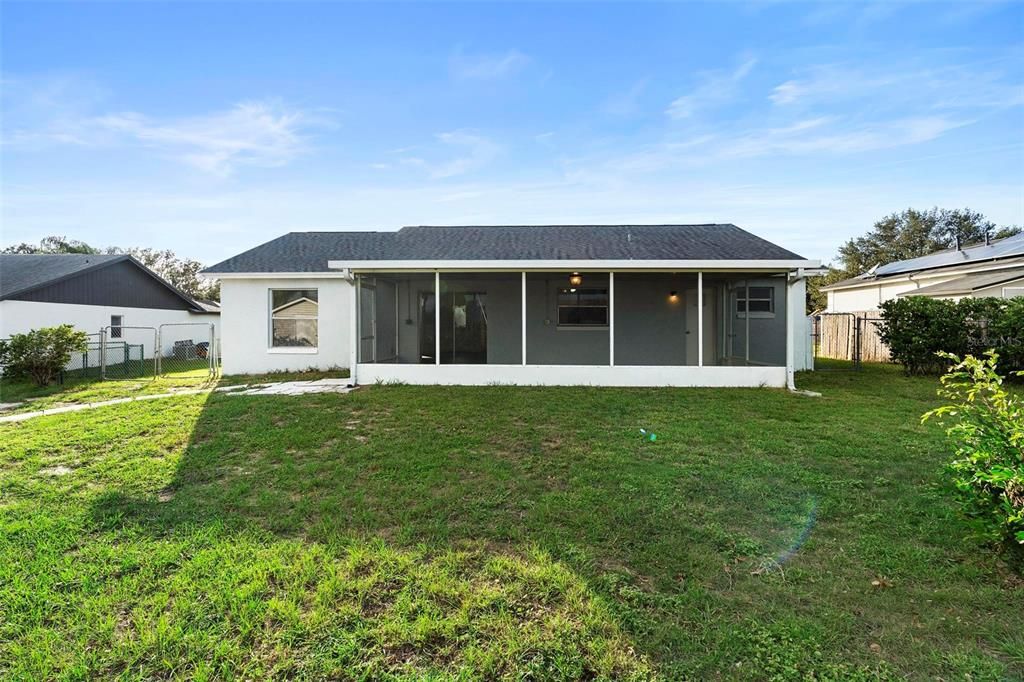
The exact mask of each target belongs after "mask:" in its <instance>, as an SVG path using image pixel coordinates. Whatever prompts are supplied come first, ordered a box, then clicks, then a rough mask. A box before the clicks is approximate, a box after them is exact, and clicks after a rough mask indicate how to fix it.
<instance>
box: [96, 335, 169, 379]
mask: <svg viewBox="0 0 1024 682" xmlns="http://www.w3.org/2000/svg"><path fill="white" fill-rule="evenodd" d="M157 335H158V332H157V329H156V327H136V326H124V325H107V326H106V327H103V328H102V329H101V330H100V347H99V356H100V358H99V360H100V376H101V377H102V378H103V379H141V378H144V377H149V378H151V379H152V378H154V377H156V374H157V366H156V349H157V348H158V341H157ZM147 356H148V357H147Z"/></svg>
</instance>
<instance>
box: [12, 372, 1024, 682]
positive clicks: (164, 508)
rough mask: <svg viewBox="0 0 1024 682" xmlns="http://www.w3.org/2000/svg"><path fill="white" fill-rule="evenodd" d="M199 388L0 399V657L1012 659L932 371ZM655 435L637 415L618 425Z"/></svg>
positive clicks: (892, 663) (364, 669) (309, 672)
mask: <svg viewBox="0 0 1024 682" xmlns="http://www.w3.org/2000/svg"><path fill="white" fill-rule="evenodd" d="M799 383H800V385H801V386H802V387H804V388H808V389H812V390H816V391H820V392H822V393H823V394H824V397H822V398H807V397H802V396H795V395H790V394H788V393H786V392H784V391H778V390H770V389H760V390H758V389H750V390H740V389H736V390H722V389H717V390H715V389H707V390H704V389H612V388H517V387H507V386H494V387H482V388H464V387H463V388H459V387H450V388H446V387H417V386H375V387H367V388H363V389H361V390H359V391H357V392H355V393H351V394H348V395H334V394H329V395H311V396H303V397H299V398H295V397H281V396H253V397H244V396H229V395H221V394H203V395H193V396H178V397H174V398H169V399H166V400H160V401H150V402H140V403H129V404H124V405H117V406H111V407H106V408H101V409H98V410H93V411H89V412H83V413H76V414H69V415H61V416H53V417H41V418H37V419H33V420H29V421H26V422H22V423H18V424H9V425H0V678H3V679H16V680H18V679H26V680H27V679H52V678H60V679H85V678H104V679H106V678H120V679H153V678H187V679H260V678H266V677H277V678H314V679H323V678H331V679H334V678H342V679H394V678H410V679H452V678H457V679H494V678H508V679H592V678H595V677H597V678H605V679H629V678H633V679H648V678H657V679H680V678H689V679H706V678H726V679H757V680H760V679H767V678H770V679H857V678H868V679H876V678H883V679H884V678H904V677H909V678H914V679H936V678H941V679H946V680H952V679H972V680H980V679H1020V678H1021V677H1024V628H1022V618H1024V584H1022V581H1021V579H1020V578H1019V577H1015V576H1014V575H1013V574H1012V573H1010V572H1009V571H1008V570H1007V569H1006V568H1005V566H1003V565H1002V564H1001V563H1000V562H999V561H998V560H997V559H996V558H994V557H993V556H992V555H991V554H989V553H988V552H987V551H984V550H981V549H979V548H977V547H974V546H972V545H971V544H970V543H969V542H967V541H965V540H964V538H965V535H966V532H967V531H966V528H965V526H964V524H963V523H962V522H961V521H960V520H959V519H958V518H957V516H956V515H955V512H954V509H953V508H952V506H951V504H950V501H949V496H948V494H947V492H946V491H945V490H944V488H943V487H942V484H941V481H942V479H941V466H942V462H943V461H944V460H945V459H946V458H947V457H948V451H947V446H946V445H945V444H944V442H943V438H942V434H941V431H940V430H939V428H938V427H937V426H932V425H928V426H921V425H920V423H919V417H920V415H921V413H922V412H924V411H925V410H926V409H928V408H930V407H932V406H934V405H935V404H936V399H935V397H934V390H935V386H936V381H935V380H934V379H930V380H929V379H908V378H904V377H902V376H901V375H900V374H899V372H898V370H897V369H895V368H892V367H881V366H873V367H872V366H869V367H867V368H866V369H865V371H863V372H857V373H852V372H851V373H840V372H837V373H819V374H815V375H808V376H804V377H803V378H802V379H801V380H800V382H799ZM640 428H646V429H649V430H653V431H654V432H656V433H657V434H658V438H657V440H656V441H654V442H648V441H644V440H642V439H641V437H640V435H639V432H638V430H639V429H640Z"/></svg>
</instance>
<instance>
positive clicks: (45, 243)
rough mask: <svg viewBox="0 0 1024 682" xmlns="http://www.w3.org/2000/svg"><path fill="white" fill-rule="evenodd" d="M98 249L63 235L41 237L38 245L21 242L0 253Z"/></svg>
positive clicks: (91, 250)
mask: <svg viewBox="0 0 1024 682" xmlns="http://www.w3.org/2000/svg"><path fill="white" fill-rule="evenodd" d="M99 252H100V250H99V249H97V248H95V247H92V246H89V245H88V244H86V243H85V242H80V241H78V240H77V239H68V238H67V237H63V236H60V237H58V236H50V237H43V238H42V239H41V240H39V245H38V246H37V245H35V244H29V243H27V242H22V243H21V244H15V245H14V246H8V247H7V248H6V249H4V250H3V251H2V252H0V253H99Z"/></svg>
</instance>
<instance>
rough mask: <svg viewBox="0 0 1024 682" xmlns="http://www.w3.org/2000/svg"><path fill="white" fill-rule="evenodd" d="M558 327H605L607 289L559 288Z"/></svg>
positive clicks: (606, 320)
mask: <svg viewBox="0 0 1024 682" xmlns="http://www.w3.org/2000/svg"><path fill="white" fill-rule="evenodd" d="M558 326H559V327H607V326H608V290H607V289H571V288H567V289H559V290H558Z"/></svg>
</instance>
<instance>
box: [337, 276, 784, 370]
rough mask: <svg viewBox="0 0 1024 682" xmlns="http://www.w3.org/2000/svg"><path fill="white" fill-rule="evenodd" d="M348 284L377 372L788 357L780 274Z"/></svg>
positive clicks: (366, 352)
mask: <svg viewBox="0 0 1024 682" xmlns="http://www.w3.org/2000/svg"><path fill="white" fill-rule="evenodd" d="M355 286H356V299H357V302H358V305H357V306H356V339H357V344H356V354H357V358H356V362H357V363H358V365H360V367H361V371H363V373H364V374H365V372H366V370H367V369H368V370H370V371H371V373H372V374H375V375H376V376H378V377H399V378H400V377H402V376H409V377H411V378H413V379H417V380H418V379H423V378H425V377H426V378H429V377H430V376H438V377H440V376H442V375H441V374H435V375H430V374H424V373H423V372H424V371H425V370H417V371H415V372H412V373H408V372H407V373H405V374H403V373H402V372H401V371H399V370H398V368H393V369H392V370H390V371H388V370H387V369H386V367H383V366H389V365H396V366H397V365H402V366H405V365H410V366H411V365H418V366H430V365H435V366H445V365H450V366H458V367H464V368H469V369H470V370H471V369H472V368H474V367H475V368H477V369H478V370H483V369H484V368H483V367H481V366H494V368H495V369H497V368H498V367H509V368H512V367H520V368H522V367H561V368H572V367H578V368H583V367H591V368H597V367H623V368H628V367H637V368H642V367H651V368H653V367H660V368H666V367H680V368H687V367H689V368H711V367H781V368H784V367H786V364H787V362H786V360H787V346H786V344H787V332H786V330H787V275H786V273H784V272H779V273H772V272H752V273H725V272H655V271H615V272H606V271H605V272H602V271H563V272H556V271H530V272H455V271H452V272H444V271H442V272H422V271H421V272H366V273H362V274H359V273H357V274H356V275H355ZM362 366H367V367H366V369H363V368H362ZM439 372H442V373H443V372H444V370H439ZM466 375H467V374H466V372H465V371H463V372H462V373H461V376H466ZM480 376H484V375H480ZM486 376H494V377H498V378H497V379H496V380H508V381H510V382H515V381H517V380H518V378H520V377H521V378H523V380H524V382H528V380H529V379H530V377H531V376H542V375H541V374H537V373H531V374H522V373H516V372H510V373H494V372H491V373H487V374H486ZM567 376H571V377H581V376H582V377H586V376H587V375H586V374H580V373H579V372H570V373H569V374H567ZM751 376H753V375H751ZM772 376H773V377H774V376H775V375H772ZM502 377H507V379H503V378H502ZM773 380H774V379H773Z"/></svg>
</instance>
